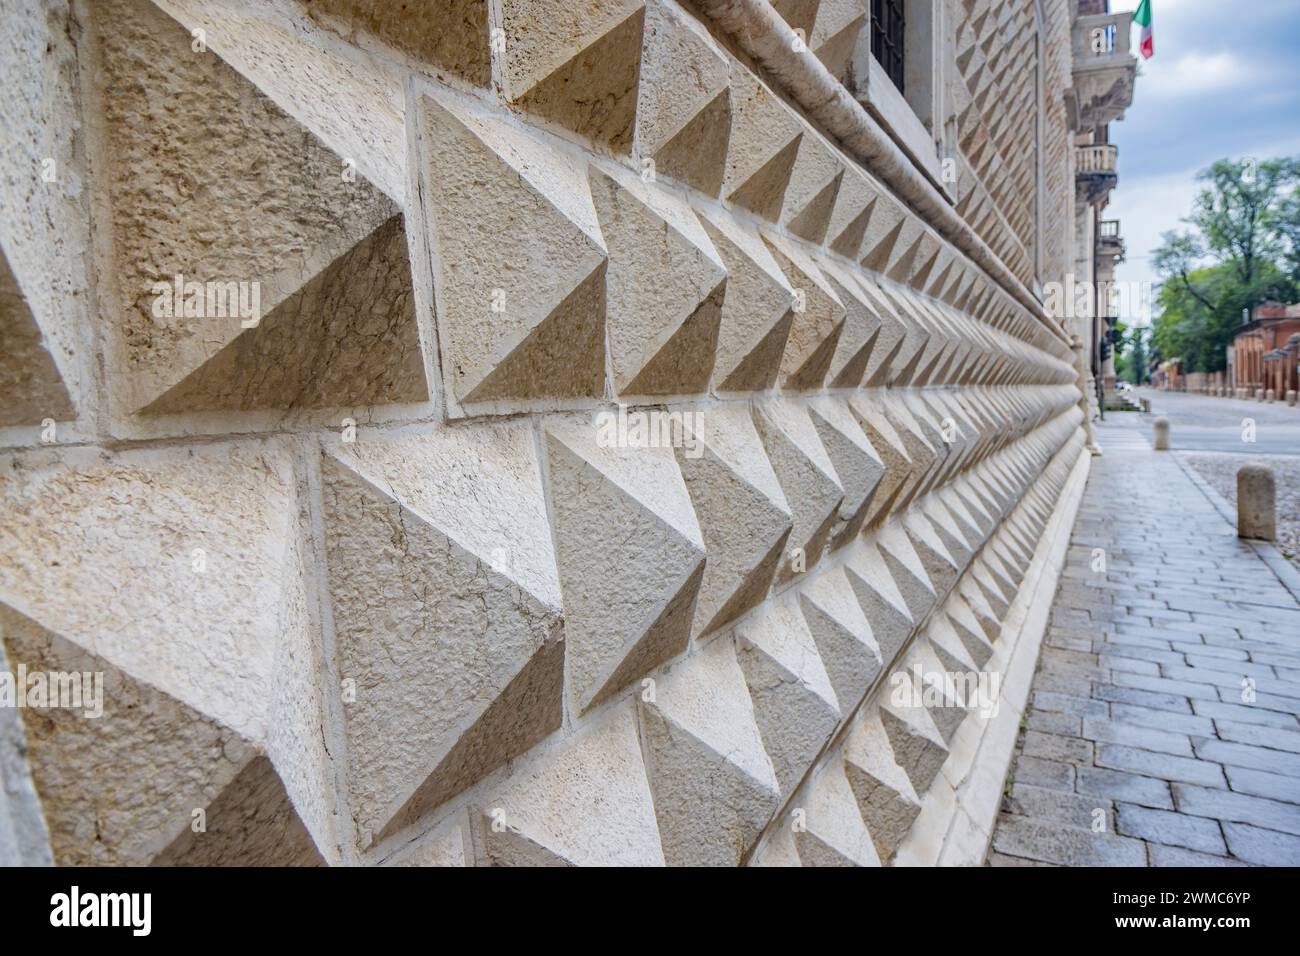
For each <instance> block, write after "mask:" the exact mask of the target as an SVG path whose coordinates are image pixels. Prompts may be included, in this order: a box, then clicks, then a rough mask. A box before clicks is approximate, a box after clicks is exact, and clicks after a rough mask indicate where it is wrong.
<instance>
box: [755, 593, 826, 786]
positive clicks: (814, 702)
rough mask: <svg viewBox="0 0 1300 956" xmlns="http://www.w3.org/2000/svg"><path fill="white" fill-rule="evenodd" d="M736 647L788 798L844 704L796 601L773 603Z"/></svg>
mask: <svg viewBox="0 0 1300 956" xmlns="http://www.w3.org/2000/svg"><path fill="white" fill-rule="evenodd" d="M736 642H737V645H736V646H737V657H738V658H739V659H740V666H741V669H742V670H743V671H744V672H745V683H746V684H747V685H748V686H749V696H750V697H751V698H752V700H753V702H754V716H755V718H756V719H757V721H758V729H759V731H760V732H761V733H762V735H763V746H764V749H766V750H767V753H768V756H770V757H771V758H772V766H773V767H774V768H775V770H776V779H777V780H778V781H779V782H780V785H781V794H782V796H786V795H788V794H789V793H790V792H791V791H792V790H793V789H794V787H795V785H796V784H798V782H799V780H800V778H801V777H802V776H803V774H804V772H805V771H806V770H807V769H808V767H809V766H810V765H811V764H812V762H813V759H814V758H815V757H816V756H817V754H818V752H819V751H820V750H821V748H822V747H823V746H824V745H825V743H826V741H827V740H828V739H829V738H830V736H831V733H832V732H833V731H834V730H835V727H836V726H837V725H838V724H839V721H840V716H841V714H840V707H839V701H838V700H837V699H836V697H835V691H834V689H833V687H832V686H831V681H830V677H828V676H827V674H826V668H825V666H824V665H823V664H822V660H821V657H820V656H819V655H818V653H817V643H816V641H815V640H814V639H813V636H812V633H811V632H810V631H809V630H808V625H807V623H806V622H805V621H804V619H803V615H802V614H801V613H800V611H799V607H798V605H797V604H796V603H795V602H794V601H793V600H788V599H777V600H774V601H771V602H769V603H768V604H766V605H764V607H763V608H762V610H761V611H759V612H758V613H757V614H755V615H753V616H751V617H748V618H746V619H745V620H744V621H741V622H740V623H739V624H738V625H736Z"/></svg>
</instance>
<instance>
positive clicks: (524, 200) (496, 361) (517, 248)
mask: <svg viewBox="0 0 1300 956" xmlns="http://www.w3.org/2000/svg"><path fill="white" fill-rule="evenodd" d="M421 103H422V106H423V112H422V137H423V139H424V142H425V144H426V146H427V149H426V152H425V155H426V156H427V163H428V177H429V181H430V182H429V191H428V193H427V194H426V196H425V200H426V203H427V205H428V207H429V220H430V226H431V229H432V232H433V237H432V242H433V256H434V284H435V288H436V292H437V313H438V335H439V344H440V346H441V349H442V354H443V372H444V377H445V380H446V382H447V387H448V389H449V391H450V392H451V396H449V397H454V398H455V399H456V400H457V401H458V402H459V403H461V404H462V405H476V404H480V403H491V402H504V403H507V404H510V403H514V402H518V401H520V400H530V399H552V400H555V399H572V398H577V397H584V396H585V397H596V396H600V395H602V394H603V393H604V388H605V268H606V255H605V244H604V239H603V237H602V236H601V232H600V226H599V224H598V223H597V219H596V210H595V208H594V207H593V206H592V202H591V194H590V192H589V190H588V187H587V180H586V175H585V172H584V170H583V169H582V168H581V166H580V165H579V164H577V163H575V162H574V161H573V160H571V159H570V158H569V157H567V156H564V155H561V154H560V153H559V152H557V151H555V150H553V149H551V148H550V147H548V146H545V145H543V144H542V143H540V142H538V141H537V140H534V139H532V138H530V137H528V136H526V135H524V134H522V133H520V132H519V131H518V130H516V129H514V128H512V127H508V126H506V125H505V124H504V123H502V122H501V121H499V120H495V119H487V118H482V117H475V116H472V115H470V114H468V113H466V112H464V111H463V110H461V109H460V108H457V107H452V106H449V105H444V104H441V103H438V102H435V101H434V100H433V99H431V98H429V97H427V96H426V97H424V98H423V99H422V100H421Z"/></svg>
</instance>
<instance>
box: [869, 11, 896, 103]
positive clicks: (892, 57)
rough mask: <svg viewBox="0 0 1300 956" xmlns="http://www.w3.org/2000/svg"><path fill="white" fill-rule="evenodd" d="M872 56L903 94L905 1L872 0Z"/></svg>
mask: <svg viewBox="0 0 1300 956" xmlns="http://www.w3.org/2000/svg"><path fill="white" fill-rule="evenodd" d="M871 55H872V56H874V57H875V58H876V61H877V62H878V63H879V64H880V65H881V66H883V67H884V68H885V72H886V73H887V74H888V75H889V78H890V80H892V81H893V83H894V85H895V86H896V87H898V92H900V93H901V92H903V0H871Z"/></svg>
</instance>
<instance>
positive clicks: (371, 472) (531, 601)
mask: <svg viewBox="0 0 1300 956" xmlns="http://www.w3.org/2000/svg"><path fill="white" fill-rule="evenodd" d="M475 438H487V439H489V440H487V441H475ZM321 471H322V484H323V490H322V495H323V498H324V504H325V534H326V549H327V560H328V563H329V589H330V598H331V602H332V605H333V618H334V628H335V633H336V638H335V640H336V643H337V645H338V651H337V654H338V661H339V670H340V674H341V676H342V679H343V680H346V681H350V682H351V684H350V685H349V686H350V687H351V689H352V690H351V694H349V695H346V696H345V697H344V716H345V721H346V728H347V735H348V781H349V789H350V791H351V797H352V807H353V815H354V817H355V819H356V822H357V830H358V839H359V841H360V843H361V845H362V846H363V847H364V846H367V845H369V843H370V842H371V841H372V840H378V839H379V838H381V837H382V836H384V835H387V834H388V833H390V832H393V831H395V830H397V829H399V828H401V827H402V826H404V825H406V824H407V823H410V822H411V821H413V820H415V819H417V818H418V817H419V816H421V815H422V814H423V813H425V812H427V811H428V810H431V809H433V808H435V807H437V806H438V805H439V804H441V803H443V802H444V801H446V800H447V799H448V798H449V797H452V796H454V795H455V794H456V793H458V792H459V791H461V790H463V789H464V788H465V787H467V786H469V785H470V784H472V783H474V782H475V781H477V780H478V779H479V778H480V777H482V776H484V775H485V774H486V773H488V772H489V771H491V770H493V769H494V768H495V767H497V766H499V765H500V764H501V763H503V762H504V761H506V760H508V759H510V758H511V757H514V756H516V755H518V754H520V753H523V752H524V751H525V750H527V749H528V748H529V747H531V746H532V745H533V744H535V743H536V742H537V741H539V740H540V739H542V738H543V737H545V736H546V735H547V734H548V733H550V732H551V731H553V730H555V729H556V728H558V727H559V725H560V719H561V712H562V706H561V701H562V698H563V685H564V645H563V643H562V634H561V617H562V608H561V598H560V587H559V579H558V574H557V572H556V568H555V558H554V555H553V554H552V552H551V548H550V528H549V527H548V525H547V522H546V517H545V515H546V504H545V500H544V495H543V492H542V485H541V473H540V468H539V462H538V460H537V454H536V451H535V448H534V438H533V434H532V431H531V430H530V429H528V428H526V427H521V426H518V425H511V426H501V427H496V426H492V427H490V431H489V432H486V433H482V432H480V433H478V434H477V435H476V434H473V433H470V432H467V431H463V430H457V429H443V430H440V431H438V432H433V433H429V434H424V435H416V436H410V437H403V438H400V439H387V438H378V437H369V436H368V437H366V438H365V439H364V440H362V441H358V442H353V443H349V444H343V443H340V444H339V445H338V446H336V447H334V448H331V449H329V450H328V451H327V453H326V457H325V459H324V461H323V462H322V466H321ZM430 474H436V475H438V481H437V482H430V481H428V480H427V478H426V477H425V476H427V475H430ZM395 754H400V755H401V756H400V758H398V757H396V756H395Z"/></svg>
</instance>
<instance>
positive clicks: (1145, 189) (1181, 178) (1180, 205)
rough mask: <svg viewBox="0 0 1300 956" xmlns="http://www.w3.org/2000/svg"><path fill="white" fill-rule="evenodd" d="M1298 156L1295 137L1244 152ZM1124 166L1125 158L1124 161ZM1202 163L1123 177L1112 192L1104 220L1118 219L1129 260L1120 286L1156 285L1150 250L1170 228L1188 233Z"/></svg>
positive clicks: (1119, 273) (1121, 269)
mask: <svg viewBox="0 0 1300 956" xmlns="http://www.w3.org/2000/svg"><path fill="white" fill-rule="evenodd" d="M1297 154H1300V137H1296V136H1292V137H1290V138H1289V139H1281V140H1279V141H1277V142H1273V143H1268V144H1266V145H1264V146H1261V147H1258V148H1256V149H1253V150H1252V149H1244V150H1242V152H1241V153H1240V155H1242V156H1255V157H1258V158H1259V159H1268V158H1271V157H1276V156H1294V155H1297ZM1121 162H1122V160H1121ZM1208 165H1209V164H1208V163H1198V164H1197V165H1195V166H1189V167H1188V168H1186V169H1180V170H1176V171H1174V172H1171V173H1163V174H1161V175H1158V176H1140V177H1128V176H1124V175H1122V168H1121V175H1120V177H1119V186H1118V187H1117V188H1116V190H1115V191H1114V192H1113V193H1111V201H1110V204H1109V205H1108V206H1107V207H1106V209H1105V211H1104V212H1103V213H1102V216H1103V217H1104V218H1106V219H1118V220H1119V221H1120V223H1119V226H1120V235H1122V236H1123V237H1124V248H1125V253H1126V258H1125V260H1124V261H1123V262H1121V263H1120V264H1119V265H1118V266H1117V267H1116V269H1115V278H1116V280H1117V281H1120V282H1151V283H1154V282H1156V281H1157V276H1156V271H1155V267H1154V266H1153V264H1152V262H1151V252H1152V250H1154V249H1155V248H1156V247H1157V246H1159V245H1160V234H1161V233H1163V232H1167V231H1169V230H1171V229H1187V228H1189V227H1188V226H1186V225H1185V224H1184V223H1183V222H1182V221H1181V220H1182V218H1183V217H1184V216H1186V215H1188V214H1189V213H1190V212H1191V211H1192V200H1193V199H1194V198H1195V197H1196V194H1197V193H1198V192H1199V191H1200V190H1201V189H1202V188H1203V187H1202V184H1201V183H1198V182H1197V181H1196V174H1197V173H1199V172H1200V171H1201V170H1202V169H1204V168H1205V167H1206V166H1208Z"/></svg>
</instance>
